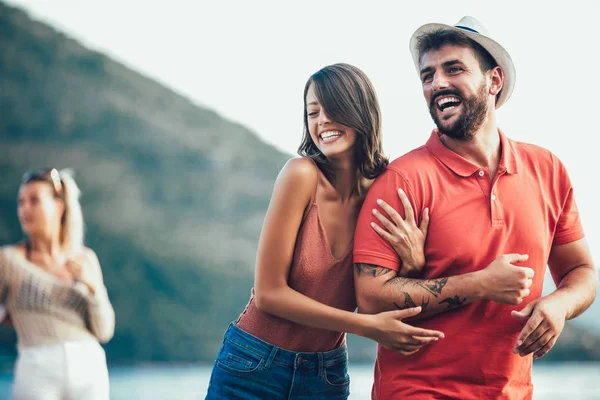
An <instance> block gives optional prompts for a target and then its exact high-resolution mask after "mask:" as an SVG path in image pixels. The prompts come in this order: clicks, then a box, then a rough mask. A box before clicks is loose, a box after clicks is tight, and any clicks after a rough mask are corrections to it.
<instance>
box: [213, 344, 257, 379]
mask: <svg viewBox="0 0 600 400" xmlns="http://www.w3.org/2000/svg"><path fill="white" fill-rule="evenodd" d="M263 364H264V358H263V357H261V356H259V355H258V354H256V353H254V352H252V351H250V350H247V349H245V348H243V347H241V346H238V345H236V344H233V343H231V342H229V341H226V342H225V344H224V345H223V348H222V349H221V352H220V353H219V355H218V356H217V366H218V367H219V368H221V369H223V370H225V371H227V372H229V373H231V374H234V375H238V376H248V375H252V374H254V373H256V372H257V371H259V370H260V369H262V366H263Z"/></svg>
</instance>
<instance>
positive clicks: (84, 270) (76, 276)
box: [65, 258, 96, 294]
mask: <svg viewBox="0 0 600 400" xmlns="http://www.w3.org/2000/svg"><path fill="white" fill-rule="evenodd" d="M65 269H66V270H67V271H68V272H69V273H70V274H71V276H72V280H73V281H79V282H81V283H83V284H84V285H86V286H87V287H88V289H89V291H90V292H91V293H92V294H94V293H95V292H96V289H95V287H94V285H92V284H91V283H90V282H91V276H90V266H89V265H86V263H85V262H78V261H75V260H74V259H72V258H70V259H68V260H67V261H66V262H65Z"/></svg>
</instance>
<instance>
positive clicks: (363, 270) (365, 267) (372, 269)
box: [354, 263, 392, 277]
mask: <svg viewBox="0 0 600 400" xmlns="http://www.w3.org/2000/svg"><path fill="white" fill-rule="evenodd" d="M354 268H355V269H356V273H357V274H358V276H361V275H363V274H364V275H368V276H372V277H376V276H381V275H385V274H389V273H390V272H392V270H391V269H389V268H384V267H380V266H378V265H372V264H361V263H358V264H354Z"/></svg>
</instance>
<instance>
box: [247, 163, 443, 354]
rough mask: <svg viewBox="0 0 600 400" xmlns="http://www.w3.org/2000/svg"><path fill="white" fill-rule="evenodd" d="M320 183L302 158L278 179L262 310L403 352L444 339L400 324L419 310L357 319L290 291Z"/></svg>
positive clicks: (258, 287)
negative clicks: (303, 229) (305, 221)
mask: <svg viewBox="0 0 600 400" xmlns="http://www.w3.org/2000/svg"><path fill="white" fill-rule="evenodd" d="M317 183H318V173H317V170H316V168H315V166H314V164H313V163H312V162H311V161H310V160H308V159H302V158H296V159H292V160H290V161H288V163H287V164H286V165H285V167H284V168H283V169H282V171H281V172H280V174H279V176H278V178H277V181H276V183H275V188H274V190H273V195H272V198H271V202H270V204H269V209H268V211H267V214H266V217H265V221H264V224H263V229H262V232H261V237H260V241H259V246H258V255H257V261H256V275H255V293H256V294H255V295H256V306H257V308H258V309H260V310H262V311H265V312H268V313H269V314H273V315H276V316H278V317H280V318H285V319H287V320H290V321H293V322H296V323H299V324H303V325H307V326H312V327H317V328H322V329H328V330H333V331H339V332H349V333H353V334H356V335H360V336H365V337H369V338H371V339H373V340H376V341H378V342H380V343H381V344H383V345H384V346H387V347H390V348H393V349H396V350H398V351H405V352H412V351H413V350H414V349H415V348H414V347H411V346H418V347H420V346H421V345H422V343H428V342H430V341H432V340H434V339H435V338H438V337H442V336H443V335H442V333H441V332H436V331H429V330H425V329H420V328H414V327H412V326H409V325H406V324H404V323H402V322H401V321H400V319H401V318H406V317H408V316H411V315H414V313H418V311H417V310H410V311H409V310H402V311H393V312H388V313H383V314H379V315H364V314H357V313H353V312H349V311H345V310H340V309H337V308H335V307H330V306H327V305H324V304H322V303H320V302H318V301H316V300H314V299H312V298H310V297H308V296H305V295H303V294H301V293H299V292H297V291H296V290H294V289H292V288H291V287H290V286H289V284H288V275H289V270H290V266H291V262H292V257H293V254H294V246H295V243H296V238H297V235H298V231H299V229H300V225H301V222H302V218H303V215H304V213H305V211H306V209H307V207H308V206H309V205H310V201H311V198H312V194H313V193H314V190H315V187H316V185H317ZM419 311H420V309H419ZM415 337H416V338H415ZM419 337H423V338H419ZM418 347H416V348H417V349H418Z"/></svg>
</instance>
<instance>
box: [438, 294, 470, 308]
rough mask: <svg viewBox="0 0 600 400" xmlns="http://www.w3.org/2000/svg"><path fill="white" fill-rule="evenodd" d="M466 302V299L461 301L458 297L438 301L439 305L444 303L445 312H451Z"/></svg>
mask: <svg viewBox="0 0 600 400" xmlns="http://www.w3.org/2000/svg"><path fill="white" fill-rule="evenodd" d="M466 301H467V299H466V298H464V299H461V298H460V297H458V296H454V297H448V298H445V299H444V300H442V301H440V304H443V303H446V310H453V309H455V308H458V307H461V306H462V305H463V304H465V302H466Z"/></svg>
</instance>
